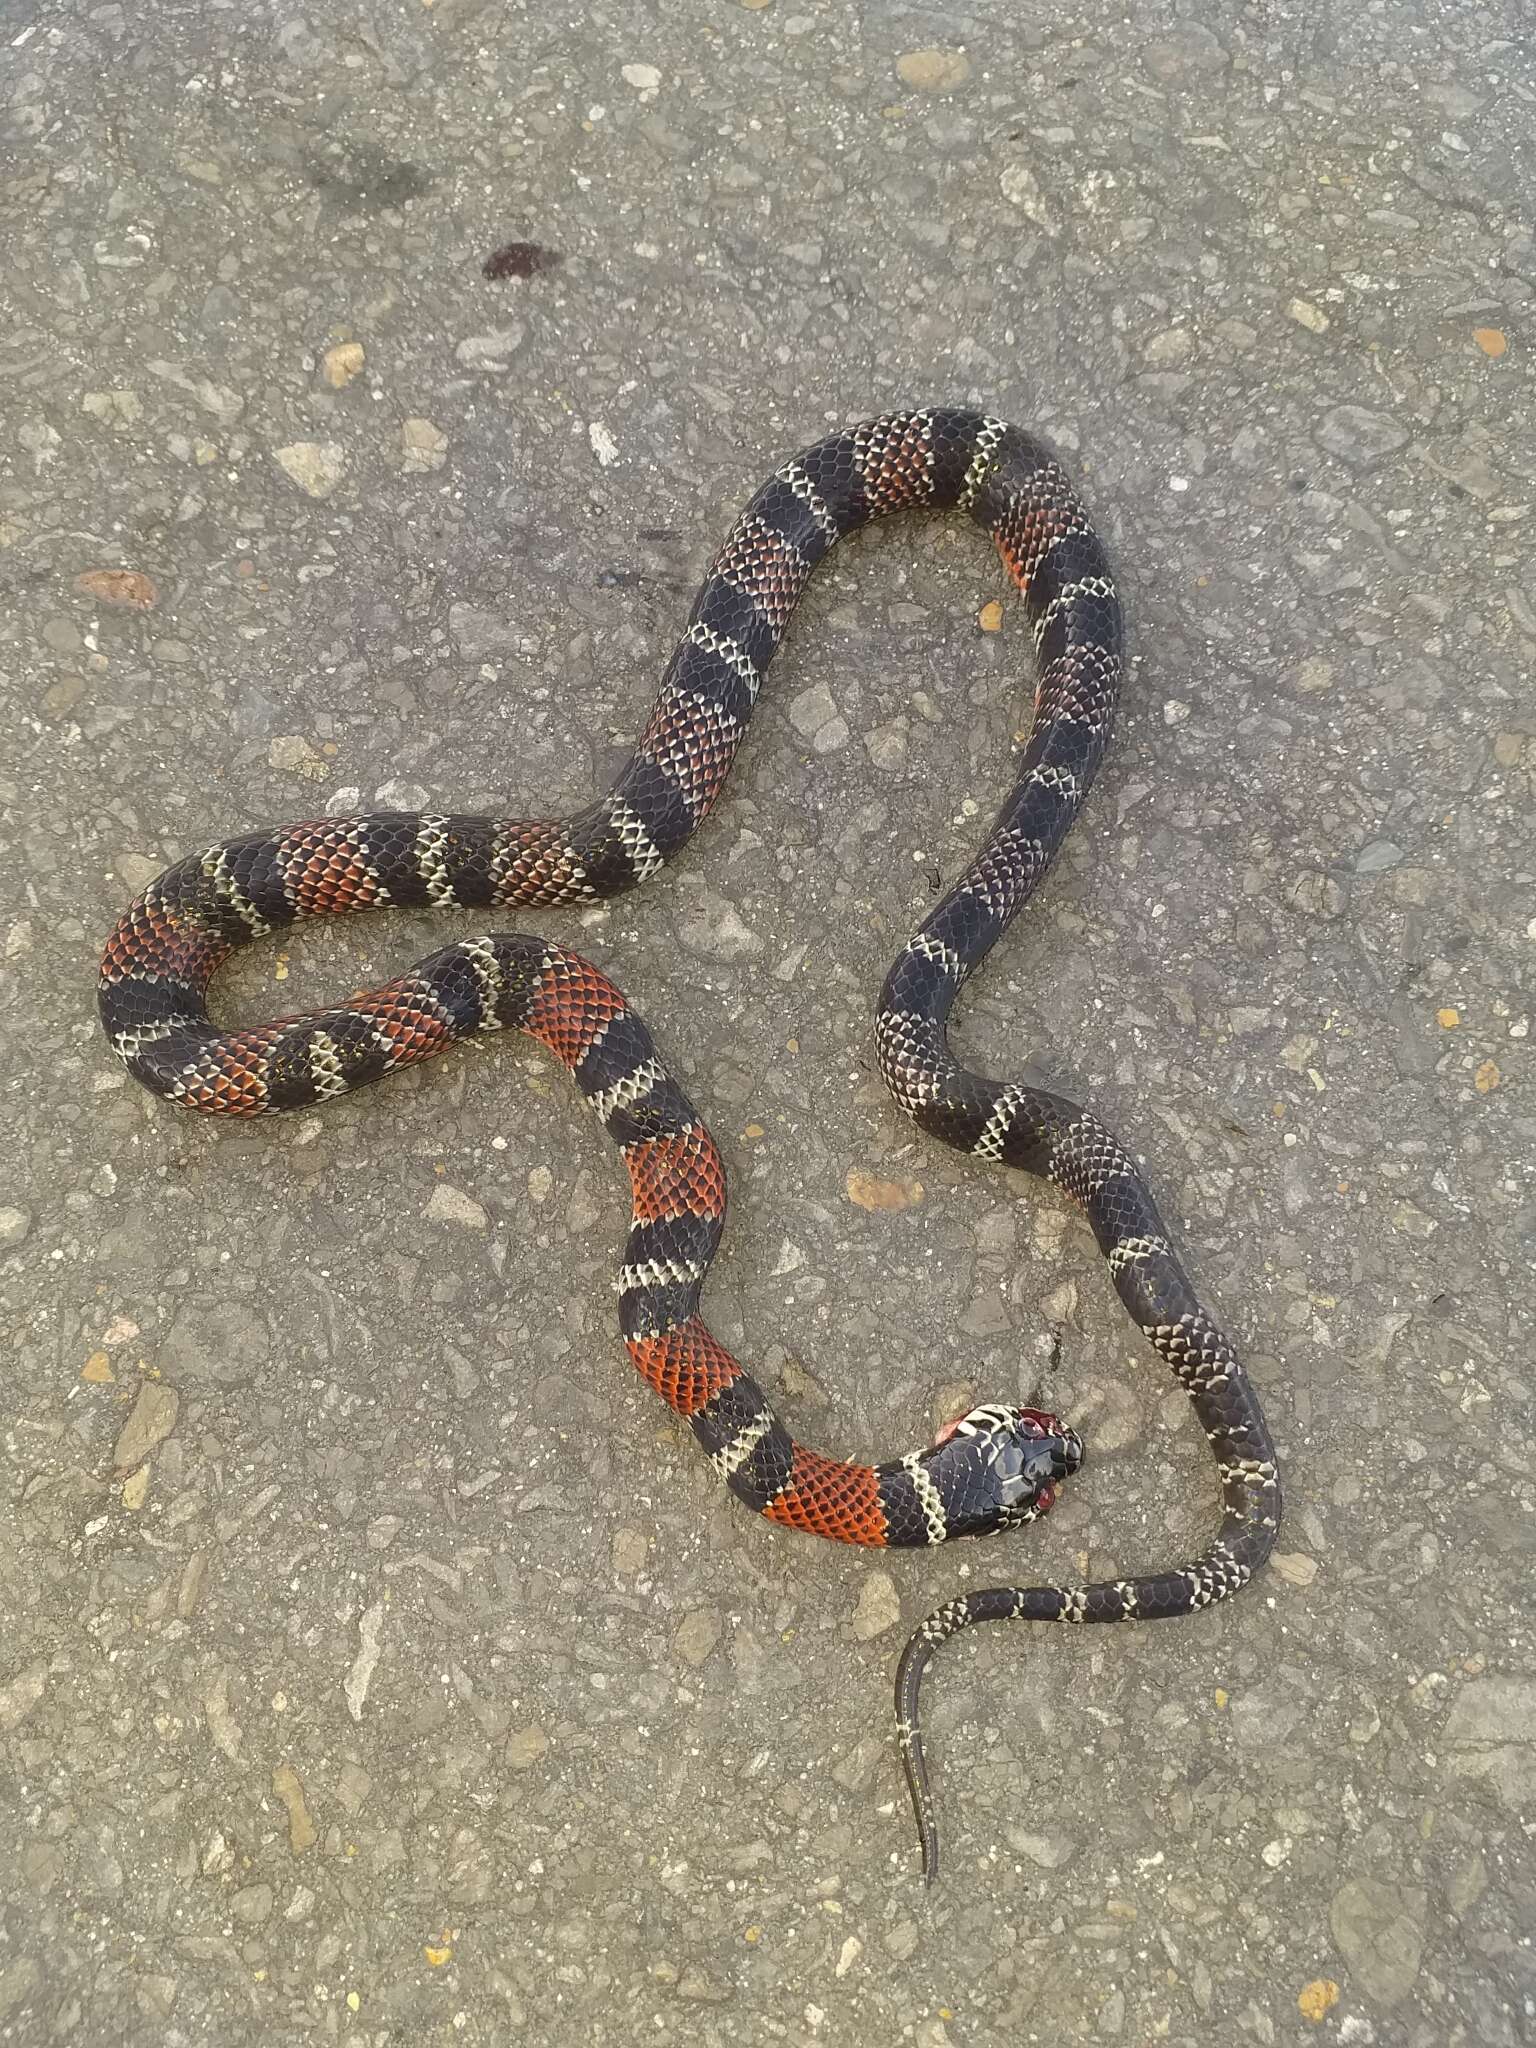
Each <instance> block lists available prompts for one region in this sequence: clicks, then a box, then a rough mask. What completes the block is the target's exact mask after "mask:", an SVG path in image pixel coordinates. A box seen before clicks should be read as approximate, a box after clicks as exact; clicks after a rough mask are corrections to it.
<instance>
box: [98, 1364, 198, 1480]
mask: <svg viewBox="0 0 1536 2048" xmlns="http://www.w3.org/2000/svg"><path fill="white" fill-rule="evenodd" d="M180 1411H181V1396H180V1395H179V1394H178V1393H177V1391H176V1389H175V1388H174V1387H168V1386H166V1385H165V1383H164V1382H163V1381H161V1380H148V1379H147V1380H142V1381H141V1382H140V1383H139V1391H138V1395H137V1397H136V1398H135V1400H134V1404H133V1407H132V1408H131V1409H130V1410H129V1412H128V1420H127V1421H126V1422H125V1423H124V1424H123V1426H122V1429H121V1430H120V1431H119V1432H118V1438H117V1443H116V1445H115V1446H114V1447H113V1451H112V1466H113V1470H114V1471H116V1472H118V1473H124V1472H131V1471H132V1470H133V1469H134V1467H135V1466H136V1465H138V1464H140V1463H142V1461H143V1460H144V1459H145V1458H147V1457H148V1456H149V1454H150V1453H151V1452H152V1451H153V1450H155V1449H157V1448H158V1446H159V1445H161V1444H163V1443H164V1442H165V1439H166V1438H167V1437H168V1436H169V1435H170V1433H171V1431H172V1430H173V1429H174V1428H175V1427H176V1417H177V1415H178V1414H179V1413H180Z"/></svg>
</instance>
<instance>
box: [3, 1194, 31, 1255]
mask: <svg viewBox="0 0 1536 2048" xmlns="http://www.w3.org/2000/svg"><path fill="white" fill-rule="evenodd" d="M31 1232H32V1212H31V1210H30V1209H18V1208H16V1207H14V1206H12V1205H7V1206H6V1207H5V1208H3V1209H0V1251H10V1250H11V1249H12V1248H13V1247H14V1246H16V1245H18V1244H25V1243H26V1241H27V1238H28V1237H29V1236H30V1235H31Z"/></svg>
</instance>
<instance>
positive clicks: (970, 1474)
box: [925, 1402, 1083, 1536]
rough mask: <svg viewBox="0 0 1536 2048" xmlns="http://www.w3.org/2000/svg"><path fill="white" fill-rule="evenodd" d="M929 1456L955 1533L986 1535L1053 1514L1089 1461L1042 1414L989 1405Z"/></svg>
mask: <svg viewBox="0 0 1536 2048" xmlns="http://www.w3.org/2000/svg"><path fill="white" fill-rule="evenodd" d="M925 1457H926V1458H928V1459H931V1460H932V1466H931V1470H932V1473H933V1477H934V1479H935V1481H936V1482H937V1483H938V1484H939V1486H940V1488H941V1490H942V1492H943V1494H944V1497H945V1499H946V1501H947V1502H948V1503H949V1515H948V1528H949V1534H950V1535H952V1536H963V1535H982V1534H985V1533H986V1532H987V1531H988V1530H992V1529H1014V1528H1017V1527H1018V1526H1019V1525H1020V1523H1023V1522H1032V1521H1034V1519H1035V1517H1036V1516H1037V1515H1043V1514H1045V1513H1047V1512H1048V1511H1049V1509H1050V1508H1051V1507H1052V1505H1053V1504H1054V1502H1055V1499H1056V1488H1057V1486H1058V1485H1059V1484H1060V1482H1061V1481H1062V1480H1063V1479H1068V1478H1070V1477H1071V1475H1072V1474H1073V1473H1074V1472H1075V1471H1076V1470H1077V1469H1078V1467H1079V1466H1080V1465H1081V1464H1082V1462H1083V1440H1082V1438H1081V1437H1080V1436H1079V1435H1078V1433H1077V1431H1076V1430H1075V1429H1068V1428H1067V1426H1066V1424H1065V1423H1063V1422H1062V1421H1061V1420H1060V1418H1059V1417H1057V1416H1055V1415H1049V1414H1047V1413H1046V1412H1045V1411H1044V1410H1043V1409H1040V1408H1016V1407H1013V1406H1012V1405H1011V1404H1009V1403H1007V1402H989V1403H987V1404H986V1405H985V1406H983V1407H980V1408H973V1409H971V1411H970V1413H969V1414H967V1415H962V1416H961V1417H960V1418H959V1419H958V1421H955V1422H951V1423H950V1424H949V1425H948V1426H947V1427H946V1428H945V1429H943V1430H941V1431H940V1433H939V1438H938V1441H937V1442H936V1443H935V1444H934V1446H933V1448H932V1450H931V1451H928V1452H927V1453H925Z"/></svg>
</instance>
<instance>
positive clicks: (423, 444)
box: [400, 419, 448, 476]
mask: <svg viewBox="0 0 1536 2048" xmlns="http://www.w3.org/2000/svg"><path fill="white" fill-rule="evenodd" d="M447 460H448V436H447V435H446V434H445V433H444V432H443V430H442V428H441V427H439V426H435V425H434V424H433V422H432V421H431V420H424V419H408V420H402V422H401V424H400V466H401V468H402V469H403V470H404V471H405V472H406V474H407V475H408V476H409V475H412V474H414V473H418V472H421V471H424V470H431V469H441V468H442V466H443V464H444V463H445V462H446V461H447Z"/></svg>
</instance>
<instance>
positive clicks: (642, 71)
mask: <svg viewBox="0 0 1536 2048" xmlns="http://www.w3.org/2000/svg"><path fill="white" fill-rule="evenodd" d="M620 75H621V77H622V78H623V80H624V83H625V84H626V85H632V86H633V87H634V88H635V91H636V92H637V93H639V94H640V95H641V97H642V98H643V99H648V100H650V99H654V98H655V97H656V95H657V93H658V92H659V91H660V90H661V73H660V72H659V71H658V70H657V69H656V66H655V65H654V64H626V65H625V66H624V69H623V71H622V73H621V74H620Z"/></svg>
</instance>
